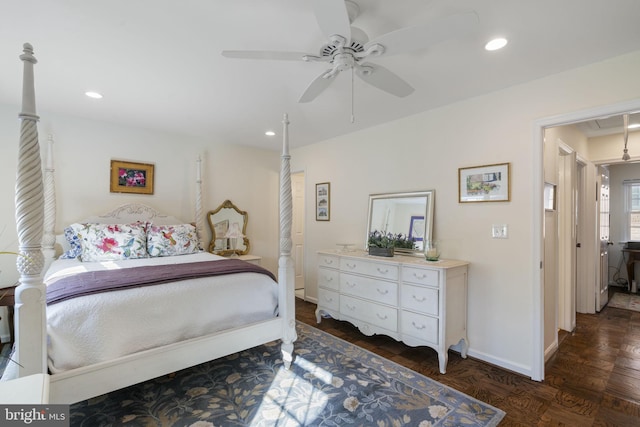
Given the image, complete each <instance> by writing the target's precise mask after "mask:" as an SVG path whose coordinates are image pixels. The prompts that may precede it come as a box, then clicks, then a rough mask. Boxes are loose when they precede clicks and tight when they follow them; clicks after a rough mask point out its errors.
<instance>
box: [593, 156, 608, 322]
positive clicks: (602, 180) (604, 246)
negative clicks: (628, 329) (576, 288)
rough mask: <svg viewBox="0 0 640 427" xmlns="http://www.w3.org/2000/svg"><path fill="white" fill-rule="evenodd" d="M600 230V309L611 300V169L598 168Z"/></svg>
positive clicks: (597, 305)
mask: <svg viewBox="0 0 640 427" xmlns="http://www.w3.org/2000/svg"><path fill="white" fill-rule="evenodd" d="M598 172H599V173H598V188H599V189H600V194H599V197H598V211H599V212H600V215H598V230H599V234H600V277H599V280H598V289H597V292H596V310H597V311H600V310H602V308H603V307H604V306H605V305H606V304H607V302H608V301H609V245H611V236H610V235H609V169H607V168H606V167H602V166H601V167H599V168H598Z"/></svg>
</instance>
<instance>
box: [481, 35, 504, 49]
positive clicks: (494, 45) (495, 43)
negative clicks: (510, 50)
mask: <svg viewBox="0 0 640 427" xmlns="http://www.w3.org/2000/svg"><path fill="white" fill-rule="evenodd" d="M507 43H509V42H508V41H507V39H505V38H504V37H498V38H495V39H493V40H489V41H488V42H487V44H485V45H484V48H485V49H486V50H488V51H494V50H499V49H502V48H503V47H505V46H506V45H507Z"/></svg>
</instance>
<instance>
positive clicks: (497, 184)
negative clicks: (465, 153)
mask: <svg viewBox="0 0 640 427" xmlns="http://www.w3.org/2000/svg"><path fill="white" fill-rule="evenodd" d="M510 180H511V179H510V164H509V163H499V164H495V165H485V166H474V167H470V168H459V169H458V197H459V198H458V201H459V202H460V203H469V202H508V201H510V200H511V188H510V187H511V183H510Z"/></svg>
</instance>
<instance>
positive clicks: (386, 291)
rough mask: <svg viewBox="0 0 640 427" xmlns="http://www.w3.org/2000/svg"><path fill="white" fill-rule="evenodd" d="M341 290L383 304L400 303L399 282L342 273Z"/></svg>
mask: <svg viewBox="0 0 640 427" xmlns="http://www.w3.org/2000/svg"><path fill="white" fill-rule="evenodd" d="M340 292H342V293H343V294H349V295H354V296H357V297H361V298H366V299H370V300H373V301H377V302H381V303H383V304H389V305H394V306H397V305H398V284H397V283H394V282H385V281H384V280H380V279H373V278H370V277H364V276H355V275H353V274H347V273H340Z"/></svg>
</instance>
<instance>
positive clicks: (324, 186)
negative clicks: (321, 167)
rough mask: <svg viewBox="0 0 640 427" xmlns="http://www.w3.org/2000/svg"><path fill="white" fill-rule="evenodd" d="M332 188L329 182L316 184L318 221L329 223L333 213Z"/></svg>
mask: <svg viewBox="0 0 640 427" xmlns="http://www.w3.org/2000/svg"><path fill="white" fill-rule="evenodd" d="M330 207H331V187H330V184H329V183H328V182H323V183H321V184H316V221H329V218H330V213H331V209H330Z"/></svg>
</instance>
